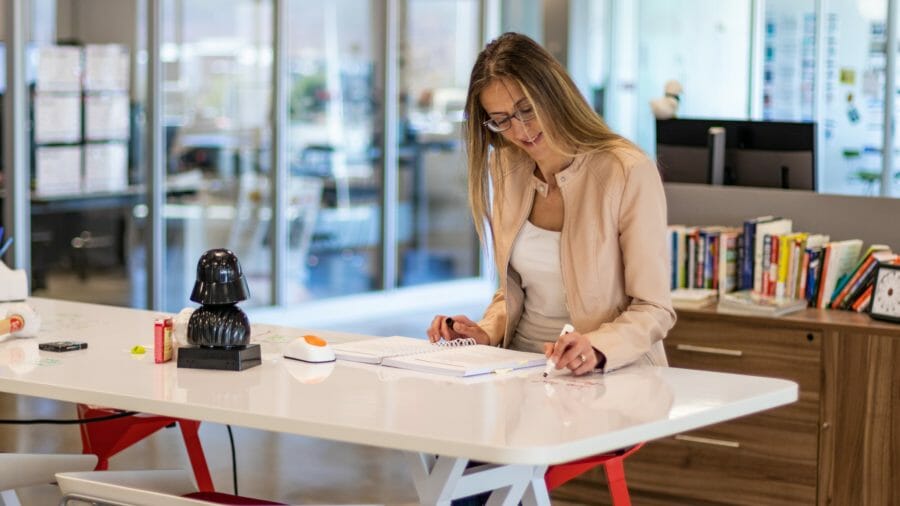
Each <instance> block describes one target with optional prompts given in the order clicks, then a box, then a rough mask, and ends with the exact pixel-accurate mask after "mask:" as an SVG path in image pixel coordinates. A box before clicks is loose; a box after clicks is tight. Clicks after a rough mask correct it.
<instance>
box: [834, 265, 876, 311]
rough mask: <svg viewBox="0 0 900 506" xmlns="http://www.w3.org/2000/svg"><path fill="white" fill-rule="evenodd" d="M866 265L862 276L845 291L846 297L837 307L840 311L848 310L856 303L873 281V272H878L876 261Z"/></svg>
mask: <svg viewBox="0 0 900 506" xmlns="http://www.w3.org/2000/svg"><path fill="white" fill-rule="evenodd" d="M867 265H868V267H867V268H866V269H865V272H863V274H862V276H860V277H859V279H857V280H856V282H854V283H853V286H851V287H850V288H849V290H848V291H847V295H846V296H845V297H844V298H843V300H841V302H840V303H839V306H838V307H839V308H840V309H850V306H852V305H853V302H854V301H856V299H857V298H859V296H860V295H861V294H862V292H864V291H865V289H866V288H868V286H869V285H871V284H872V283H873V282H874V281H875V272H876V271H877V270H878V269H877V267H878V261H877V260H876V261H873V262H871V263H869V264H867Z"/></svg>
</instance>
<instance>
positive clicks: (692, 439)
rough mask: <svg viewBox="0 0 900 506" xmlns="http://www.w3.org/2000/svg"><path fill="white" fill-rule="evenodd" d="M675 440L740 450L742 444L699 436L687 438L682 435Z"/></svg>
mask: <svg viewBox="0 0 900 506" xmlns="http://www.w3.org/2000/svg"><path fill="white" fill-rule="evenodd" d="M675 439H677V440H678V441H687V442H688V443H700V444H704V445H713V446H727V447H728V448H740V447H741V443H738V442H737V441H726V440H724V439H712V438H708V437H697V436H685V435H682V434H678V435H677V436H675Z"/></svg>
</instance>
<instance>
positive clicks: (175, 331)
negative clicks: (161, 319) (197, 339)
mask: <svg viewBox="0 0 900 506" xmlns="http://www.w3.org/2000/svg"><path fill="white" fill-rule="evenodd" d="M192 314H194V308H192V307H186V308H184V309H182V310H181V311H179V312H178V314H177V315H175V316H174V317H173V318H172V337H173V338H174V339H175V342H176V343H178V344H180V345H181V346H188V344H189V343H188V338H187V328H188V323H189V322H190V321H191V315H192Z"/></svg>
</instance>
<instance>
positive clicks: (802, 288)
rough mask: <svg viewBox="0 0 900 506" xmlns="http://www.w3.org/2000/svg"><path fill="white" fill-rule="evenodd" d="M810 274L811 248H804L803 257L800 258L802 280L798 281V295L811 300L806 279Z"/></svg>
mask: <svg viewBox="0 0 900 506" xmlns="http://www.w3.org/2000/svg"><path fill="white" fill-rule="evenodd" d="M808 276H809V250H808V249H806V248H803V250H802V258H801V260H800V281H799V282H798V283H797V296H798V297H803V298H804V299H806V300H809V294H808V292H807V289H806V286H807V284H806V280H807V279H808Z"/></svg>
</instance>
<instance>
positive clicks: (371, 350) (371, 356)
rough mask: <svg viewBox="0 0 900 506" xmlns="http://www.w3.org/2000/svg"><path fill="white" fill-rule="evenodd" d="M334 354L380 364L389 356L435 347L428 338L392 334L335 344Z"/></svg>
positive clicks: (352, 359)
mask: <svg viewBox="0 0 900 506" xmlns="http://www.w3.org/2000/svg"><path fill="white" fill-rule="evenodd" d="M331 348H332V349H333V350H334V356H335V357H336V358H337V359H338V360H351V361H353V362H365V363H367V364H380V363H381V361H382V360H384V359H385V358H388V357H396V356H400V355H411V354H416V353H425V352H429V351H432V350H434V349H435V345H434V344H431V343H430V342H429V341H428V340H426V339H416V338H414V337H403V336H391V337H378V338H375V339H364V340H362V341H351V342H349V343H341V344H333V345H331Z"/></svg>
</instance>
